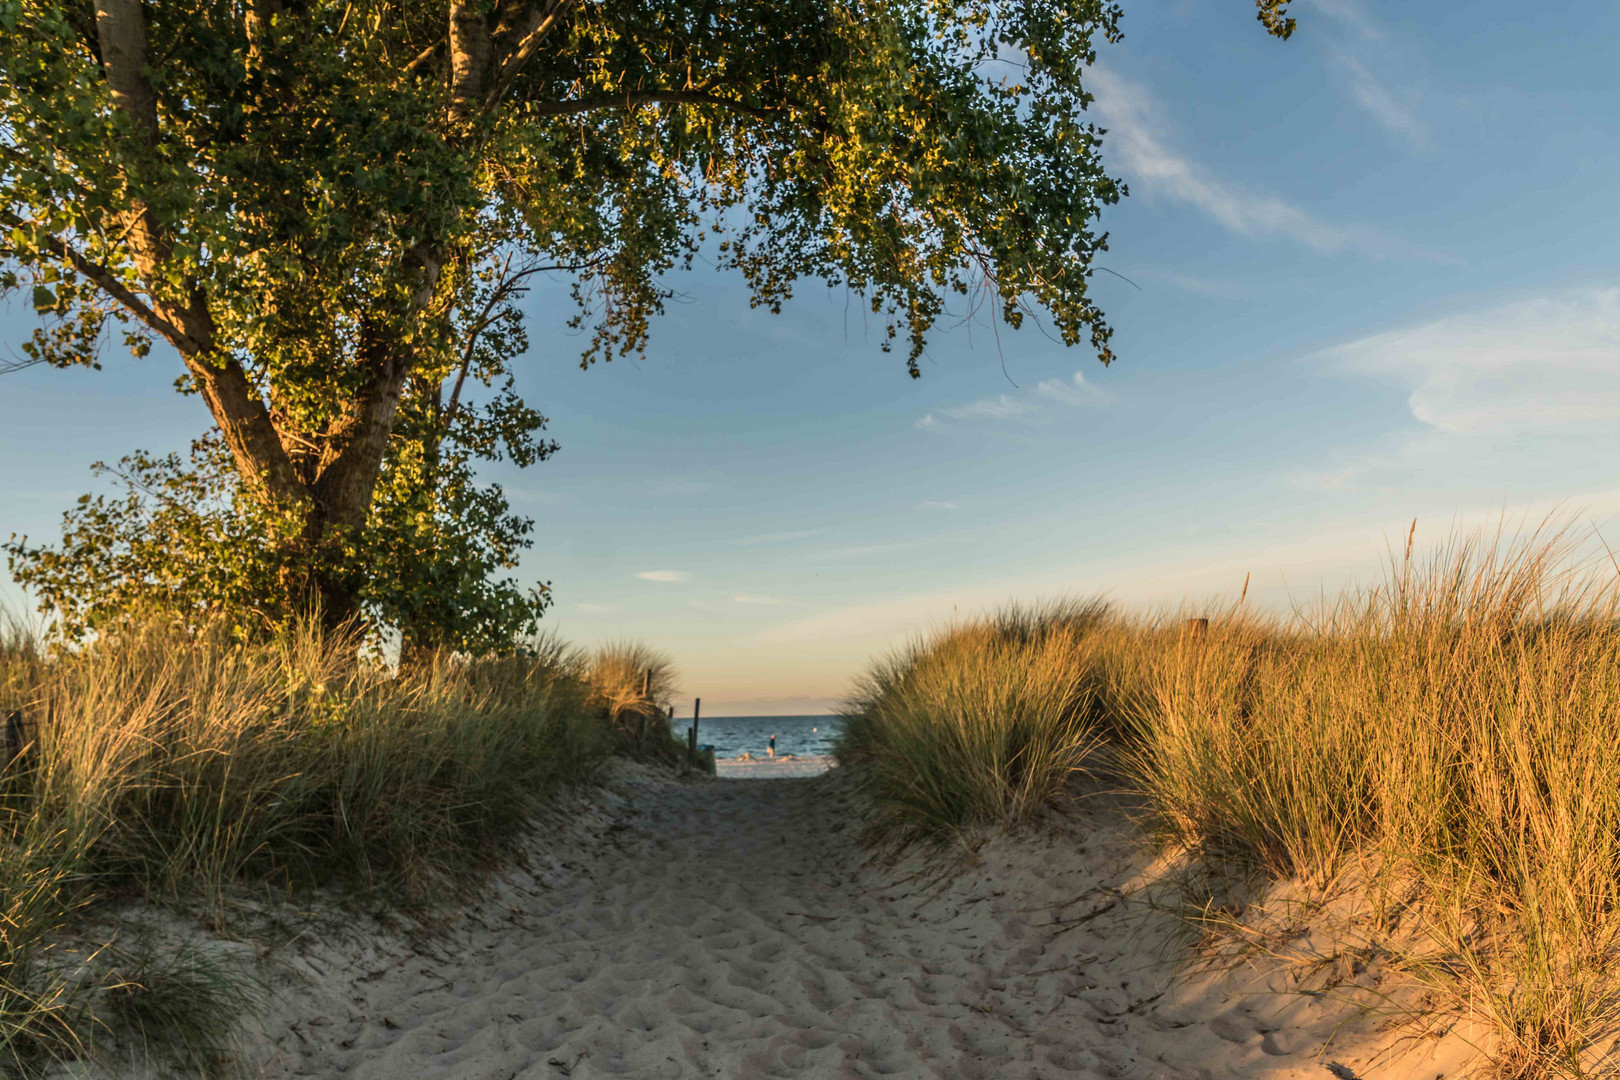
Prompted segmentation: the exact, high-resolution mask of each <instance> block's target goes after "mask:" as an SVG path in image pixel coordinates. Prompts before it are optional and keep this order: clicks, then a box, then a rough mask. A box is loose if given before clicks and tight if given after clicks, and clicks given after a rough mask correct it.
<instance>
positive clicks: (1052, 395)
mask: <svg viewBox="0 0 1620 1080" xmlns="http://www.w3.org/2000/svg"><path fill="white" fill-rule="evenodd" d="M1296 8H1297V9H1298V10H1297V14H1298V16H1299V19H1300V30H1299V32H1298V33H1297V34H1296V35H1295V37H1294V39H1293V40H1292V41H1291V42H1288V43H1286V44H1280V43H1278V42H1275V41H1273V40H1271V39H1269V38H1267V37H1265V36H1264V34H1263V33H1262V31H1261V30H1260V28H1259V26H1258V25H1257V24H1256V23H1255V22H1254V21H1253V20H1252V18H1251V16H1250V9H1249V5H1247V4H1245V3H1240V2H1232V0H1183V2H1178V3H1159V4H1146V3H1142V4H1130V5H1128V6H1127V12H1126V21H1125V30H1126V35H1127V36H1126V40H1125V42H1124V43H1123V44H1122V45H1120V46H1117V47H1105V48H1104V49H1103V50H1102V52H1101V55H1100V57H1099V66H1098V69H1097V70H1096V71H1095V72H1094V73H1093V76H1092V87H1093V89H1094V92H1095V93H1096V95H1097V97H1098V101H1097V103H1096V105H1095V106H1094V109H1095V110H1096V112H1097V114H1098V116H1099V118H1100V120H1101V122H1103V123H1104V124H1105V126H1107V127H1108V128H1109V129H1110V136H1109V139H1108V141H1107V146H1106V149H1105V156H1106V158H1107V160H1108V161H1109V162H1110V163H1111V166H1112V168H1113V169H1114V171H1115V172H1116V173H1118V174H1119V175H1122V176H1123V177H1124V178H1125V179H1126V181H1127V182H1128V183H1129V184H1130V187H1131V192H1132V194H1131V197H1130V198H1129V199H1128V200H1126V201H1125V203H1124V204H1122V205H1121V206H1119V207H1116V208H1113V209H1111V210H1110V211H1109V212H1108V213H1107V214H1106V216H1105V219H1104V224H1105V226H1106V227H1107V228H1108V229H1109V230H1110V232H1111V234H1112V241H1111V247H1112V250H1111V251H1110V252H1109V253H1108V254H1107V255H1106V256H1105V257H1104V259H1103V260H1102V264H1103V265H1105V266H1106V267H1107V268H1108V269H1110V270H1112V271H1114V272H1115V273H1117V274H1119V275H1122V276H1123V277H1124V278H1128V279H1129V282H1127V281H1125V280H1122V279H1120V278H1114V277H1109V276H1106V275H1101V276H1099V278H1098V279H1097V284H1096V289H1097V294H1098V296H1099V298H1100V299H1101V301H1102V303H1103V305H1104V307H1105V310H1107V312H1108V314H1109V316H1110V318H1111V320H1112V322H1113V323H1114V325H1115V327H1116V329H1117V334H1116V338H1115V348H1116V351H1117V352H1118V353H1119V356H1120V360H1119V362H1118V363H1117V364H1116V365H1115V366H1114V367H1113V368H1112V369H1104V368H1102V367H1101V366H1100V365H1099V364H1097V363H1096V361H1095V360H1094V359H1093V358H1092V357H1091V356H1090V355H1089V354H1088V353H1087V352H1086V351H1085V350H1084V348H1076V349H1065V348H1063V347H1062V346H1061V345H1059V344H1057V343H1056V342H1054V341H1053V340H1051V339H1050V338H1049V337H1047V336H1044V335H1043V334H1042V333H1041V332H1040V331H1039V330H1038V329H1036V328H1034V327H1030V328H1026V329H1025V330H1023V331H1019V332H1012V331H1009V330H1008V329H1007V328H1005V327H1001V328H995V327H991V326H988V325H986V324H984V323H982V322H980V323H977V324H969V325H961V326H954V327H950V328H947V329H943V330H942V331H941V332H940V333H938V334H936V336H935V337H934V339H933V341H932V344H931V346H930V349H929V354H928V356H927V357H926V359H925V360H924V362H923V372H924V377H923V379H922V380H921V381H920V382H912V381H911V380H910V379H908V378H907V377H906V374H905V369H904V365H903V363H902V362H901V361H900V360H899V359H898V358H897V357H895V356H893V355H885V354H883V353H882V352H880V351H879V348H878V345H879V341H880V337H881V327H880V326H878V325H875V324H873V323H871V322H869V320H868V319H866V318H864V317H863V313H862V309H861V307H860V305H859V304H858V303H851V302H850V301H849V300H848V298H847V297H846V296H845V295H844V294H843V293H841V292H837V293H831V292H828V291H826V290H824V289H821V288H819V287H807V288H804V289H802V290H801V291H800V295H799V297H798V298H797V299H796V300H795V302H793V303H792V304H791V305H790V306H789V307H788V309H787V310H786V311H785V312H784V313H783V314H782V315H780V316H771V315H769V314H767V313H764V312H761V311H755V310H750V309H749V307H748V304H747V297H746V294H745V292H744V290H743V289H742V288H741V287H740V286H739V284H738V283H737V282H736V281H734V280H731V279H728V278H726V277H723V276H720V275H717V274H714V273H712V272H707V271H703V270H699V271H695V272H693V273H690V274H681V275H677V276H676V277H674V278H673V279H672V281H671V282H670V284H672V285H673V286H674V287H675V288H677V289H679V290H680V292H681V296H680V298H679V300H678V301H677V302H675V303H673V304H671V306H670V309H669V313H668V315H667V316H666V317H665V318H664V319H662V320H661V321H660V322H659V323H658V324H657V325H655V327H654V331H653V341H652V346H651V348H650V349H649V352H648V355H647V357H646V359H645V360H642V361H631V362H627V361H614V362H613V363H611V364H608V365H602V366H598V367H595V368H593V369H591V370H590V371H581V370H579V368H578V365H577V357H578V354H579V351H580V349H581V347H582V344H583V343H582V342H581V341H580V340H579V339H578V338H576V337H573V336H571V335H570V334H569V333H568V332H567V331H566V329H565V327H564V325H563V324H564V321H565V319H566V318H567V316H568V314H569V310H570V309H569V306H568V301H567V293H566V286H565V285H563V284H562V283H556V284H553V285H551V286H549V287H547V286H542V287H541V288H539V289H537V290H536V291H535V293H534V294H533V295H532V297H531V303H530V309H531V322H530V332H531V338H532V346H533V347H532V350H531V354H530V356H529V357H528V358H527V359H526V362H525V363H524V364H523V366H522V368H521V371H520V376H519V382H520V387H521V389H522V391H523V392H524V394H525V395H526V396H527V397H528V398H529V400H530V401H531V403H533V404H535V405H536V406H537V407H539V408H540V409H541V410H542V411H543V412H545V413H546V414H547V415H549V416H550V417H551V418H552V421H553V423H552V428H551V431H552V434H553V435H555V437H556V438H557V439H558V440H559V441H560V442H561V443H562V447H563V449H562V451H561V452H560V453H559V454H558V455H557V456H556V457H555V458H553V459H552V460H551V461H549V462H546V463H543V464H541V465H539V466H536V467H535V468H533V469H530V470H527V471H524V472H517V471H515V470H496V471H495V472H494V473H492V474H491V475H493V476H495V477H496V478H498V479H499V480H500V481H501V482H502V483H503V484H505V485H506V487H507V489H508V491H509V493H510V494H511V496H512V500H513V503H514V506H515V507H516V508H517V509H519V510H521V511H523V512H525V513H528V514H531V515H533V516H534V517H535V519H536V521H537V528H536V538H537V543H536V547H535V550H534V551H533V552H532V553H531V555H530V557H529V558H528V560H527V561H526V563H525V565H524V568H523V574H524V576H526V577H529V578H546V579H550V581H551V582H552V585H553V589H554V592H555V596H556V600H557V604H556V607H555V609H554V610H553V612H552V613H551V615H550V616H548V619H549V621H551V622H552V623H553V624H554V626H555V627H556V629H558V630H559V631H560V632H561V633H562V634H563V635H564V636H566V637H568V638H570V639H572V640H575V641H578V642H581V643H590V642H594V641H598V640H603V639H611V638H630V637H634V638H640V639H643V640H646V641H648V642H650V643H652V644H653V645H655V646H657V647H659V648H661V649H664V650H665V651H667V652H669V653H670V654H671V655H672V656H673V657H674V658H675V660H676V662H677V664H678V665H679V667H680V669H681V671H682V674H683V684H684V686H685V688H686V690H687V691H688V692H689V694H691V695H701V696H702V697H703V698H704V703H705V704H704V711H705V713H706V714H727V713H730V714H737V713H750V712H810V711H820V710H821V709H824V708H826V707H828V706H830V705H831V704H832V703H833V702H835V701H836V700H837V698H838V697H839V696H840V695H841V694H843V693H844V692H845V690H846V689H847V687H848V685H849V683H850V680H851V679H852V678H854V677H855V676H857V675H858V674H859V673H860V671H861V670H862V669H863V668H864V666H865V665H866V664H867V663H868V662H869V661H870V660H871V658H873V657H874V656H875V655H877V654H879V653H881V652H883V651H884V650H886V649H888V648H890V647H892V646H894V645H895V644H898V643H900V642H903V641H904V640H905V639H906V638H907V637H908V636H910V635H912V634H915V633H919V632H923V631H926V630H927V629H929V628H931V627H934V626H937V625H939V624H941V623H943V622H946V621H948V620H949V619H951V618H952V617H953V616H954V615H957V614H962V615H965V614H968V613H970V612H975V611H979V610H982V609H984V608H986V607H990V606H995V605H997V604H999V603H1002V602H1004V601H1007V600H1011V599H1036V598H1039V597H1042V596H1051V595H1056V594H1061V593H1069V592H1081V593H1093V592H1102V593H1106V594H1107V595H1109V596H1111V597H1113V598H1115V599H1116V600H1117V601H1119V602H1120V603H1122V604H1124V605H1126V606H1130V607H1141V608H1162V607H1166V606H1176V605H1182V604H1185V605H1188V606H1190V607H1198V606H1199V605H1203V604H1208V603H1211V602H1213V600H1212V598H1214V597H1219V596H1225V597H1228V598H1230V597H1231V596H1233V595H1234V594H1235V593H1236V592H1237V590H1238V588H1239V587H1240V586H1241V585H1242V582H1243V578H1244V575H1245V574H1246V573H1250V572H1252V573H1253V584H1252V585H1251V587H1250V602H1251V603H1261V604H1268V605H1273V606H1279V607H1281V606H1286V605H1287V604H1289V603H1293V602H1300V601H1309V600H1311V599H1312V598H1314V597H1316V596H1317V595H1318V594H1319V593H1320V592H1321V591H1323V590H1327V591H1329V592H1331V591H1334V590H1337V589H1338V588H1340V587H1342V586H1343V585H1344V584H1345V583H1346V582H1348V581H1354V580H1368V579H1370V578H1371V577H1372V576H1374V575H1375V574H1376V573H1377V570H1378V561H1379V559H1380V558H1381V557H1382V555H1383V554H1384V552H1385V549H1386V545H1387V544H1390V543H1397V542H1398V539H1399V538H1401V537H1404V534H1405V531H1406V527H1407V525H1408V523H1409V522H1410V521H1411V520H1412V519H1413V518H1414V517H1415V518H1417V519H1418V538H1419V542H1420V543H1423V542H1424V541H1425V540H1427V541H1428V542H1431V543H1438V542H1439V541H1441V540H1443V539H1444V538H1445V536H1446V535H1447V534H1448V533H1450V532H1451V531H1452V530H1453V528H1456V527H1469V526H1471V525H1474V524H1479V523H1485V522H1490V521H1495V520H1497V519H1498V518H1499V517H1500V516H1501V515H1502V514H1504V513H1506V515H1507V516H1508V518H1509V519H1510V520H1513V521H1517V520H1520V519H1521V518H1524V517H1526V516H1529V517H1531V518H1534V517H1537V516H1539V515H1541V514H1544V513H1546V512H1547V511H1549V510H1551V509H1554V508H1558V507H1562V508H1564V509H1565V510H1567V511H1570V512H1575V513H1578V514H1579V515H1580V517H1581V520H1583V521H1591V522H1595V523H1597V524H1599V525H1607V524H1608V523H1610V522H1611V521H1612V519H1613V517H1614V515H1615V514H1616V512H1617V511H1620V478H1617V477H1616V475H1615V473H1616V464H1617V463H1620V426H1617V425H1616V423H1615V422H1614V421H1615V420H1616V418H1617V417H1620V215H1617V214H1616V213H1615V209H1614V192H1615V191H1617V190H1620V135H1617V133H1616V127H1615V124H1614V117H1616V116H1620V84H1617V82H1616V80H1615V79H1614V78H1613V69H1614V66H1615V63H1616V50H1615V47H1614V45H1613V43H1614V42H1615V41H1617V40H1620V7H1615V6H1611V5H1593V4H1582V5H1579V6H1577V5H1576V4H1573V3H1570V4H1562V5H1559V4H1545V5H1538V6H1536V8H1535V9H1534V12H1533V14H1532V13H1531V9H1529V8H1527V7H1525V5H1523V4H1519V3H1511V4H1510V3H1477V4H1471V5H1441V4H1397V3H1393V2H1374V0H1305V2H1298V3H1296ZM26 330H27V322H26V317H25V316H23V315H22V314H20V313H18V312H15V311H13V312H11V313H10V314H5V315H0V342H6V343H10V342H15V341H17V340H19V339H20V338H21V337H22V336H23V335H24V334H25V333H26ZM177 373H178V361H176V360H175V359H174V358H173V357H172V356H163V355H160V354H158V353H156V352H154V354H153V355H152V356H151V357H150V358H148V359H146V360H144V361H139V362H137V361H132V360H129V359H127V358H125V357H123V356H120V355H109V357H108V359H107V364H106V369H105V370H104V371H102V372H99V373H92V372H83V371H74V372H57V371H46V370H39V369H30V370H27V371H25V372H22V373H19V374H15V375H11V376H8V377H5V378H4V380H3V381H0V461H3V462H4V463H5V468H4V469H3V470H0V533H5V532H10V531H13V530H15V531H19V532H28V533H30V534H33V535H35V536H49V535H54V533H55V531H56V529H57V517H58V515H59V513H60V511H61V510H62V509H63V508H65V507H66V506H67V504H68V503H69V502H70V501H71V500H72V499H73V498H74V497H76V496H77V495H78V494H79V493H80V492H82V491H85V490H87V489H88V488H90V487H91V486H92V481H91V480H90V478H89V475H88V465H89V463H90V462H92V461H94V460H96V459H98V458H107V459H115V458H117V457H118V456H120V455H122V454H123V453H126V452H127V451H129V450H130V449H132V448H135V447H145V448H148V449H153V450H167V449H171V448H176V447H180V446H183V445H184V444H185V443H186V442H187V441H188V440H189V439H190V438H191V437H192V436H193V435H194V434H196V433H197V432H198V431H199V430H200V429H201V427H202V426H203V424H204V422H205V418H204V415H203V413H202V411H201V409H202V407H201V405H200V404H199V403H198V402H197V401H195V400H194V399H181V398H179V397H177V396H176V395H175V394H174V393H173V391H172V389H171V382H172V380H173V377H174V376H175V375H176V374H177ZM0 596H7V597H9V598H10V601H11V603H12V604H13V605H14V606H15V605H19V604H20V603H21V600H20V597H19V595H18V593H17V591H16V589H15V587H14V586H12V585H11V583H10V582H9V580H8V579H3V578H0Z"/></svg>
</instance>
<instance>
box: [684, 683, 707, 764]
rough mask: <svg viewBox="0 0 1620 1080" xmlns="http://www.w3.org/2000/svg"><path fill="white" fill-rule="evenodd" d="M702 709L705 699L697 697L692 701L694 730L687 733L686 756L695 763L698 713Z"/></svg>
mask: <svg viewBox="0 0 1620 1080" xmlns="http://www.w3.org/2000/svg"><path fill="white" fill-rule="evenodd" d="M702 709H703V699H702V698H695V699H694V700H693V701H692V730H690V731H688V732H687V733H686V756H687V757H688V758H689V759H690V760H691V761H692V763H693V764H694V765H695V764H697V736H698V713H699V712H701V711H702Z"/></svg>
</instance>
